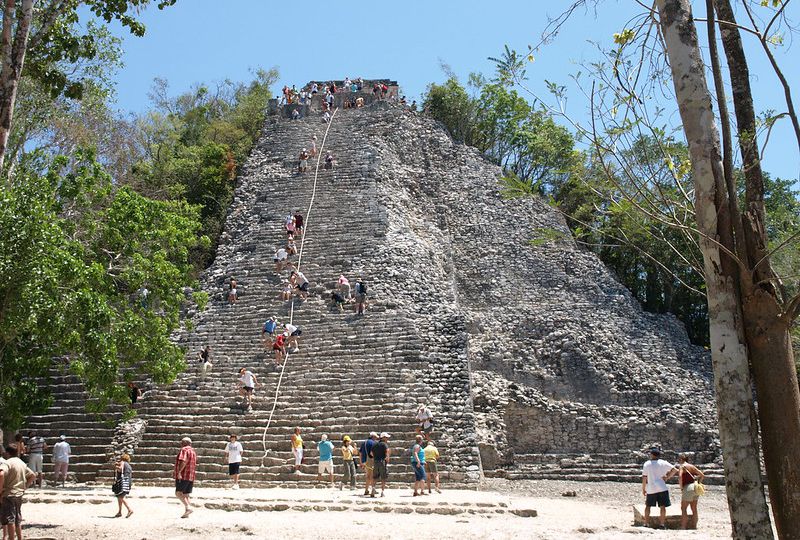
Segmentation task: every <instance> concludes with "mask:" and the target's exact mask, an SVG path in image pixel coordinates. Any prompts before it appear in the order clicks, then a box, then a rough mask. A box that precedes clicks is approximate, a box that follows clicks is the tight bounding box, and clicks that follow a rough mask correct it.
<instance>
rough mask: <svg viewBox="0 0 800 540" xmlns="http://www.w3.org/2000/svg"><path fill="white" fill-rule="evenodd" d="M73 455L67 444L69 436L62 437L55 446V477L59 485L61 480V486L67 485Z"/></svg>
mask: <svg viewBox="0 0 800 540" xmlns="http://www.w3.org/2000/svg"><path fill="white" fill-rule="evenodd" d="M71 455H72V448H70V446H69V443H68V442H67V436H66V435H61V436H60V437H59V441H58V442H57V443H56V444H54V445H53V477H54V479H55V484H56V485H58V481H59V479H60V480H61V485H62V486H64V485H65V484H66V483H67V472H68V470H69V458H70V456H71Z"/></svg>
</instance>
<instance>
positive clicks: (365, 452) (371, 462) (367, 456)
mask: <svg viewBox="0 0 800 540" xmlns="http://www.w3.org/2000/svg"><path fill="white" fill-rule="evenodd" d="M377 441H378V434H377V433H375V432H374V431H373V432H371V433H370V434H369V438H368V439H367V440H365V441H364V442H363V443H361V448H359V450H358V453H359V454H361V464H362V465H363V466H364V495H369V494H370V487H372V496H373V497H374V496H375V478H374V476H373V471H374V470H375V459H374V458H373V457H372V447H373V446H375V443H376V442H377Z"/></svg>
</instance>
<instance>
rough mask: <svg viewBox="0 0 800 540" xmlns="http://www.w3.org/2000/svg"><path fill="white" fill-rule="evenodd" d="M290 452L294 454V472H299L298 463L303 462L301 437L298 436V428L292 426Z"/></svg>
mask: <svg viewBox="0 0 800 540" xmlns="http://www.w3.org/2000/svg"><path fill="white" fill-rule="evenodd" d="M292 454H294V472H295V474H300V464H301V463H303V437H301V436H300V428H299V427H296V428H294V433H293V434H292Z"/></svg>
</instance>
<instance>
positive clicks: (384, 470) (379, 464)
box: [372, 431, 391, 497]
mask: <svg viewBox="0 0 800 540" xmlns="http://www.w3.org/2000/svg"><path fill="white" fill-rule="evenodd" d="M390 453H391V452H390V450H389V434H388V433H386V432H385V431H384V432H383V433H381V440H379V441H378V442H376V443H375V445H374V446H373V447H372V458H373V459H374V460H375V470H374V472H373V473H372V476H373V478H374V480H373V482H377V481H378V480H380V481H381V497H385V496H386V495H385V493H384V492H385V491H386V479H387V478H388V477H389V470H388V467H387V465H388V463H389V455H390ZM372 496H373V497H374V496H375V490H374V489H373V490H372Z"/></svg>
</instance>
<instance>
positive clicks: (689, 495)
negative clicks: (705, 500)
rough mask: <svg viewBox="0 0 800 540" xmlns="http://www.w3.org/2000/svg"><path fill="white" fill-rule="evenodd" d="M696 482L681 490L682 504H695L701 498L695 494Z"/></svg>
mask: <svg viewBox="0 0 800 540" xmlns="http://www.w3.org/2000/svg"><path fill="white" fill-rule="evenodd" d="M694 486H695V482H692V483H691V484H686V485H685V486H683V487H682V488H681V502H682V503H684V502H695V501H696V500H697V499H698V498H699V496H698V495H697V493H695V492H694Z"/></svg>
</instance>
